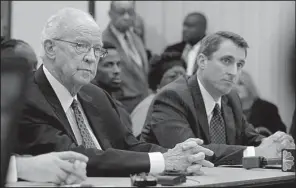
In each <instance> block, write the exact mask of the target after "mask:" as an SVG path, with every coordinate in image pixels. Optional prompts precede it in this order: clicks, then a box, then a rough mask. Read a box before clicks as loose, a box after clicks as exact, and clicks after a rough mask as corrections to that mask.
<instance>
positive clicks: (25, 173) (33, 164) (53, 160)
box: [16, 151, 88, 184]
mask: <svg viewBox="0 0 296 188" xmlns="http://www.w3.org/2000/svg"><path fill="white" fill-rule="evenodd" d="M70 161H73V162H74V161H79V163H78V162H76V163H75V162H74V164H73V163H72V162H70ZM87 161H88V158H87V157H86V156H84V155H82V154H80V153H76V152H72V151H66V152H52V153H48V154H42V155H37V156H34V157H22V156H20V157H16V165H17V174H18V177H19V178H21V179H24V180H27V181H32V182H42V183H45V182H49V183H55V184H63V183H64V182H67V183H68V182H70V181H71V183H77V182H82V181H84V180H85V179H86V170H85V167H86V162H87ZM73 175H74V177H75V178H73ZM68 177H72V178H70V180H68V181H66V180H67V178H68Z"/></svg>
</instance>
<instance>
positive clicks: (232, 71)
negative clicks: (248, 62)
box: [228, 63, 238, 75]
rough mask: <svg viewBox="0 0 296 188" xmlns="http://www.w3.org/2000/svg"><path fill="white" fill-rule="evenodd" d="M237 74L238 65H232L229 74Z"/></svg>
mask: <svg viewBox="0 0 296 188" xmlns="http://www.w3.org/2000/svg"><path fill="white" fill-rule="evenodd" d="M237 72H238V70H237V65H236V63H234V64H233V65H231V66H229V67H228V74H231V75H236V74H237Z"/></svg>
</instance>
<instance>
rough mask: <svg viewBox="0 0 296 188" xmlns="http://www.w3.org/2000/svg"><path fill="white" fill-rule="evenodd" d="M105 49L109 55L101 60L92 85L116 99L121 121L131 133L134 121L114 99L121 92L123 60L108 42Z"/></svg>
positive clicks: (104, 45)
mask: <svg viewBox="0 0 296 188" xmlns="http://www.w3.org/2000/svg"><path fill="white" fill-rule="evenodd" d="M103 48H104V49H106V50H107V52H108V54H107V55H106V57H104V58H101V59H100V61H99V63H98V67H97V74H96V77H95V78H94V79H93V80H92V83H93V84H95V85H97V86H99V87H100V88H102V89H104V90H105V91H107V93H109V95H110V96H111V97H112V98H113V99H114V101H115V103H116V105H117V107H118V110H119V114H120V119H121V121H122V122H123V124H124V125H126V126H127V128H128V129H129V130H130V131H131V130H132V121H131V118H130V114H129V113H128V112H127V111H126V110H125V108H124V106H123V105H122V103H121V102H120V101H118V100H116V98H115V97H114V93H115V92H116V91H118V90H120V87H121V59H120V56H119V53H118V51H117V49H116V47H115V46H114V45H112V44H111V43H108V42H103Z"/></svg>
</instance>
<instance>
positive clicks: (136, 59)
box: [124, 34, 142, 66]
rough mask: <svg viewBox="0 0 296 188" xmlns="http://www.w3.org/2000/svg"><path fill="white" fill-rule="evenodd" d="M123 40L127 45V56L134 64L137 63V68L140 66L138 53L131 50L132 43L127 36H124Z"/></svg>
mask: <svg viewBox="0 0 296 188" xmlns="http://www.w3.org/2000/svg"><path fill="white" fill-rule="evenodd" d="M124 40H125V42H126V44H127V48H128V49H127V50H128V54H127V55H128V56H129V57H130V58H131V59H132V60H133V61H134V62H135V63H137V64H138V65H139V66H142V60H141V57H140V56H139V54H138V52H137V51H135V50H137V49H134V48H133V45H132V41H131V39H130V38H129V37H128V36H127V34H125V35H124Z"/></svg>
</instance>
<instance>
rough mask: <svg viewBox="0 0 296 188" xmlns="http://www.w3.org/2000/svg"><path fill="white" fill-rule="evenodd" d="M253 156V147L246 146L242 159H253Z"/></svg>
mask: <svg viewBox="0 0 296 188" xmlns="http://www.w3.org/2000/svg"><path fill="white" fill-rule="evenodd" d="M253 156H255V147H254V146H248V147H247V148H246V149H245V150H244V157H253Z"/></svg>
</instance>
